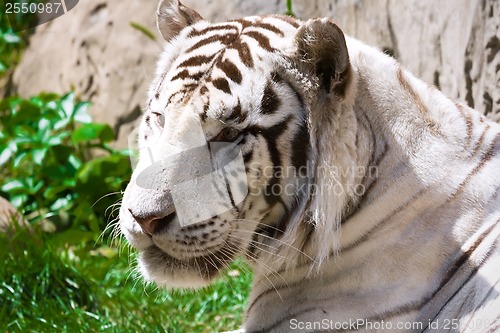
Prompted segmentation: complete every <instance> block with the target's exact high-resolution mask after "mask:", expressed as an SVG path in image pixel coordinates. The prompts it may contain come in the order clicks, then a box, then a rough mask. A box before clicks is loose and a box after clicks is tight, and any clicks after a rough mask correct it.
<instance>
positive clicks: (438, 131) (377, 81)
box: [120, 0, 500, 332]
mask: <svg viewBox="0 0 500 333" xmlns="http://www.w3.org/2000/svg"><path fill="white" fill-rule="evenodd" d="M158 26H159V29H160V31H161V33H162V35H163V37H164V38H165V39H166V41H167V42H168V43H167V46H166V47H165V50H164V51H163V53H162V55H161V58H160V60H159V62H158V67H157V73H156V78H155V79H154V81H153V83H152V85H151V89H150V92H149V100H148V106H147V110H146V112H145V114H144V116H143V119H142V123H141V127H140V133H139V146H140V149H141V151H140V158H139V163H138V166H137V168H136V169H135V171H134V174H133V176H132V179H131V181H130V184H129V185H128V187H127V189H126V191H125V194H124V198H123V204H122V207H121V211H120V226H121V230H122V232H123V234H124V235H125V237H126V238H127V240H128V241H129V242H130V243H131V244H132V245H133V246H134V247H136V248H137V249H138V250H139V252H140V259H139V266H140V270H141V273H142V275H143V276H144V277H145V278H146V279H147V280H150V281H154V282H156V283H157V284H158V285H160V286H168V287H196V286H200V285H204V284H206V283H208V282H210V281H211V280H212V279H213V278H214V277H216V276H217V275H218V273H219V270H221V269H223V268H224V267H226V266H227V265H228V263H229V262H231V261H232V260H233V259H234V258H235V257H236V256H238V255H241V256H243V257H244V258H246V259H247V261H248V262H249V263H250V265H252V266H253V268H254V271H255V278H254V284H253V288H252V292H251V295H250V300H249V303H248V308H247V312H246V320H245V323H244V330H245V332H289V331H293V332H340V331H342V332H345V331H357V332H496V331H500V299H499V296H498V295H499V293H500V283H499V281H500V269H499V268H500V259H499V258H500V256H499V248H498V235H499V233H500V224H499V223H498V222H499V220H500V195H499V189H500V172H499V171H500V154H499V151H500V126H499V125H497V124H496V123H492V122H490V121H488V120H486V119H485V117H483V116H482V115H481V114H479V113H478V112H475V111H474V110H471V109H469V108H468V107H466V106H463V105H461V104H458V103H454V102H452V101H451V100H449V99H448V98H447V97H446V96H444V95H443V94H442V93H441V92H439V91H438V90H437V89H435V88H434V87H432V86H429V85H428V84H426V83H424V82H422V81H420V80H419V79H417V78H415V77H414V76H413V75H412V74H411V73H409V72H408V71H406V70H405V69H404V68H402V66H401V65H399V64H398V63H397V62H396V61H395V60H394V59H393V58H391V57H389V56H387V55H385V54H383V53H382V52H380V51H378V50H376V49H374V48H372V47H369V46H367V45H365V44H363V43H361V42H360V41H358V40H356V39H353V38H350V37H348V36H346V35H344V34H343V33H342V31H341V30H340V29H339V28H338V27H337V26H336V25H335V24H334V23H333V22H332V21H331V20H329V19H326V18H325V19H314V20H309V21H305V22H303V21H299V20H296V19H293V18H290V17H285V16H277V15H270V16H252V17H246V18H243V19H240V20H234V21H228V22H224V23H217V24H211V23H209V22H207V21H205V20H203V19H202V18H201V16H200V15H199V14H198V13H196V12H195V11H193V10H191V9H189V8H187V7H185V6H183V5H182V4H180V3H179V2H178V1H175V0H163V1H162V2H161V3H160V5H159V8H158ZM200 133H201V134H200ZM200 135H201V138H202V139H201V143H200ZM221 142H228V143H230V145H231V147H232V148H231V149H237V150H236V151H237V152H238V151H239V153H241V155H242V157H243V162H244V170H245V171H244V172H245V174H244V175H245V177H244V179H243V181H242V179H241V177H240V178H238V175H235V174H237V173H238V172H231V173H232V174H233V173H234V174H233V175H232V176H234V177H233V178H231V176H229V175H227V174H226V175H225V176H224V177H226V178H224V177H222V179H223V180H225V185H224V186H222V188H221V187H217V185H214V187H213V188H212V189H215V191H217V193H219V194H220V196H218V195H214V194H213V193H212V194H210V195H209V196H206V195H204V194H203V193H200V192H199V191H198V189H197V187H196V186H198V184H199V183H198V180H197V179H198V178H196V177H198V176H200V175H201V176H203V175H207V174H209V172H210V171H214V170H219V171H220V170H223V167H220V166H214V165H213V164H210V163H209V164H210V165H209V166H211V167H212V168H211V169H210V168H208V169H204V167H206V165H205V164H204V163H203V158H202V157H203V156H212V157H213V151H211V150H210V149H213V147H214V144H216V143H221ZM211 147H212V148H211ZM207 151H209V154H208V155H206V152H207ZM204 154H205V155H204ZM232 156H233V157H234V156H236V155H232ZM164 157H165V158H167V157H168V158H170V160H168V158H167V160H168V161H167V162H165V161H164V160H163V161H161V162H158V161H159V160H162V159H163V158H164ZM151 159H153V160H154V161H152V160H151ZM152 162H154V163H152ZM212 162H213V161H212ZM226 165H227V164H226ZM233 171H234V170H233ZM240 171H241V170H240ZM201 176H200V177H201ZM200 179H201V178H200ZM200 182H202V181H200ZM179 184H181V185H182V184H184V185H182V186H184V187H182V186H181V185H179ZM185 184H188V185H185ZM209 187H210V186H209ZM179 188H181V189H182V190H179ZM193 188H196V189H195V190H193ZM179 191H180V192H179ZM182 191H184V192H182ZM189 191H191V192H189ZM247 192H248V193H247ZM179 193H180V194H179ZM182 193H184V196H182ZM186 193H187V194H189V193H191V195H193V197H191V196H190V195H186ZM193 193H194V194H193ZM214 193H215V192H214ZM242 195H243V196H242ZM236 197H241V200H236V199H235V198H236ZM200 198H201V199H200ZM207 198H208V199H207ZM205 199H207V200H210V205H208V206H211V207H212V206H213V209H214V210H213V211H209V210H207V208H206V207H205V206H206V205H205V206H204V203H205V202H204V200H205ZM189 200H191V201H189ZM186 203H187V204H186ZM190 205H193V206H190ZM181 207H182V209H181ZM186 207H187V208H186ZM190 207H191V208H190ZM197 207H198V208H197ZM203 207H205V208H203ZM221 208H222V209H221ZM181 210H182V215H183V217H182V218H181V217H180V215H181V214H180V213H179V212H180V211H181ZM202 210H204V211H202ZM207 212H208V213H209V215H208V217H207V218H201V217H200V216H201V215H203V214H206V213H207ZM210 212H211V213H210ZM214 212H215V213H214ZM190 214H191V215H190ZM200 214H201V215H200ZM210 214H211V215H210ZM188 215H190V216H192V218H193V219H194V218H195V217H197V218H199V219H201V220H200V221H196V223H194V222H193V221H190V220H189V219H188V220H186V216H188ZM193 216H194V217H193Z"/></svg>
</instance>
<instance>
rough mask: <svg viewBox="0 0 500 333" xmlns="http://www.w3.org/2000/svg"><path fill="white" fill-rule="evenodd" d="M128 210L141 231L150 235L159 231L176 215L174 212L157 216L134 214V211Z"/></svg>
mask: <svg viewBox="0 0 500 333" xmlns="http://www.w3.org/2000/svg"><path fill="white" fill-rule="evenodd" d="M128 211H129V212H130V214H131V215H132V217H133V218H134V220H135V221H136V222H137V223H138V224H139V226H140V227H141V229H142V231H143V232H144V233H145V234H148V235H150V236H153V234H155V233H159V232H160V231H161V230H163V229H166V228H167V227H168V225H169V224H170V223H171V222H172V221H173V220H174V218H175V216H176V214H175V212H171V213H169V214H165V215H164V216H158V215H139V214H134V212H133V211H132V209H130V208H129V210H128Z"/></svg>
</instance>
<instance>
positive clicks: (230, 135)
mask: <svg viewBox="0 0 500 333" xmlns="http://www.w3.org/2000/svg"><path fill="white" fill-rule="evenodd" d="M239 135H240V131H238V130H237V129H236V128H232V127H227V128H225V129H223V130H222V139H223V141H229V142H233V141H234V140H236V139H237V138H238V136H239Z"/></svg>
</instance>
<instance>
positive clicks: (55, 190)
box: [43, 186, 68, 200]
mask: <svg viewBox="0 0 500 333" xmlns="http://www.w3.org/2000/svg"><path fill="white" fill-rule="evenodd" d="M67 189H68V187H66V186H54V187H49V188H48V189H46V190H45V191H44V192H43V196H44V197H45V198H47V199H49V200H52V199H54V198H55V197H56V196H57V195H58V194H59V193H61V192H63V191H65V190H67Z"/></svg>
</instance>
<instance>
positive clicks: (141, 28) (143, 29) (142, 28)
mask: <svg viewBox="0 0 500 333" xmlns="http://www.w3.org/2000/svg"><path fill="white" fill-rule="evenodd" d="M130 26H131V27H132V28H134V29H136V30H139V31H140V32H142V33H143V34H144V35H146V37H148V38H149V39H151V40H152V41H154V42H155V41H156V36H155V34H154V33H153V32H152V31H151V30H149V29H148V28H146V27H145V26H143V25H142V24H139V23H137V22H130Z"/></svg>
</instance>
